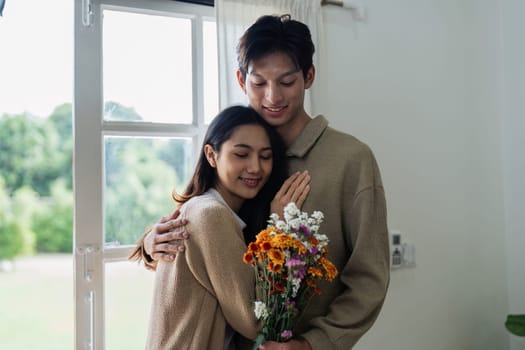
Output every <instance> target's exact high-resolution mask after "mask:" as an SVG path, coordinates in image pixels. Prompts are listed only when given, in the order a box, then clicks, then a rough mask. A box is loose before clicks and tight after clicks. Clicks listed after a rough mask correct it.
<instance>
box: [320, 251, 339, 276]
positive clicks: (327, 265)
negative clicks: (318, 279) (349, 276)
mask: <svg viewBox="0 0 525 350" xmlns="http://www.w3.org/2000/svg"><path fill="white" fill-rule="evenodd" d="M319 262H320V263H321V265H322V266H323V270H324V273H325V277H326V279H327V280H328V281H329V282H331V281H332V280H333V279H334V278H335V277H336V276H337V274H338V271H337V267H335V265H334V264H332V262H331V261H330V260H328V259H327V258H325V257H324V256H323V257H321V258H320V259H319Z"/></svg>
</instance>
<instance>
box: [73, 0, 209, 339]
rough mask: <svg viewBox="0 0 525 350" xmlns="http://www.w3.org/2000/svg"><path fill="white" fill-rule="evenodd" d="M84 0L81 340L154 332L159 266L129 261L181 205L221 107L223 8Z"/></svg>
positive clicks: (80, 38)
mask: <svg viewBox="0 0 525 350" xmlns="http://www.w3.org/2000/svg"><path fill="white" fill-rule="evenodd" d="M81 3H87V4H89V3H90V2H89V1H86V2H81V1H77V2H76V8H75V19H76V21H75V92H74V119H75V130H74V132H75V168H74V173H75V176H74V181H75V259H74V261H75V273H76V276H77V277H76V282H75V301H76V334H77V336H76V347H77V348H78V349H84V348H87V349H95V348H96V349H103V348H107V349H115V348H123V347H126V346H125V345H123V344H128V345H129V346H127V347H128V348H136V347H137V344H143V343H145V337H146V331H147V323H148V319H149V306H150V304H151V291H152V287H153V276H154V274H153V273H151V272H149V271H146V270H145V269H144V268H142V267H138V266H137V265H136V264H133V263H130V262H127V256H128V255H129V252H130V251H131V248H132V244H134V242H135V241H136V240H137V238H139V237H140V235H141V234H142V233H143V231H144V229H145V228H146V227H147V226H148V225H149V224H151V223H153V222H156V221H157V220H158V218H159V217H161V216H163V215H166V214H168V213H169V212H171V211H172V210H173V209H174V203H173V201H172V199H171V191H172V190H176V191H182V190H183V189H184V186H185V184H186V183H187V181H188V179H189V176H190V175H191V172H192V170H193V165H194V163H195V160H196V156H197V153H198V150H199V146H200V143H201V140H202V138H203V135H204V132H205V130H206V125H207V123H209V122H210V120H211V119H212V118H213V116H214V115H216V114H217V111H218V91H217V87H218V77H217V51H216V39H215V23H214V17H213V16H214V13H213V8H211V7H208V6H201V5H195V4H187V3H180V2H175V1H167V0H162V1H161V0H157V1H155V0H143V1H131V0H102V1H100V4H98V3H97V4H95V3H91V8H90V9H91V12H90V11H89V8H88V7H86V8H84V9H83V7H82V4H81Z"/></svg>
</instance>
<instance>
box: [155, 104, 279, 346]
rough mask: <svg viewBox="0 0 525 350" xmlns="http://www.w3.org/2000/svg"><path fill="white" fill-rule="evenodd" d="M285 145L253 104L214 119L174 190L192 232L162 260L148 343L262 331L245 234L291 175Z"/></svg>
mask: <svg viewBox="0 0 525 350" xmlns="http://www.w3.org/2000/svg"><path fill="white" fill-rule="evenodd" d="M285 164H286V162H285V157H284V145H283V144H282V142H281V140H280V138H279V136H278V134H277V133H276V132H275V131H274V129H273V128H272V127H271V126H270V125H269V124H267V123H266V122H265V121H264V120H263V119H262V118H261V117H260V116H259V115H258V114H257V113H256V112H255V111H254V110H253V109H252V108H250V107H241V106H234V107H230V108H227V109H225V110H224V111H222V112H221V113H220V114H219V115H218V116H217V117H216V118H215V119H214V120H213V122H212V123H211V124H210V126H209V128H208V131H207V133H206V136H205V139H204V143H203V146H202V150H201V155H200V158H199V161H198V163H197V166H196V169H195V172H194V174H193V177H192V179H191V182H190V184H189V185H188V187H187V188H186V190H185V192H184V193H183V194H182V195H177V194H174V199H175V200H176V201H177V202H178V203H179V204H180V205H181V208H180V210H181V216H182V217H184V218H185V219H187V222H188V224H187V225H186V230H187V231H188V233H189V234H190V235H191V239H190V240H188V241H187V242H186V251H185V253H184V254H178V255H177V257H176V259H175V263H166V262H160V263H159V264H158V266H157V272H156V280H155V290H154V298H153V306H152V309H151V320H150V325H149V332H148V339H147V349H148V350H157V349H163V350H165V349H177V350H184V349H196V350H213V349H220V350H223V349H234V348H235V347H234V344H233V334H234V331H236V332H238V333H240V334H241V335H242V336H244V337H246V338H248V339H254V338H255V337H256V335H257V332H258V329H259V327H258V323H257V321H256V319H255V315H254V311H253V305H254V303H253V302H254V298H255V296H254V294H255V280H254V273H253V270H252V268H251V267H250V266H249V265H246V264H244V263H243V261H242V255H243V253H244V252H245V251H246V243H245V242H246V241H249V240H252V239H253V237H254V236H255V234H256V233H257V232H258V231H259V230H260V229H262V228H264V226H265V222H266V220H267V218H268V214H269V203H270V201H271V199H272V198H273V197H274V195H275V194H276V192H277V190H278V189H279V186H280V185H281V184H282V182H283V180H284V178H285V175H286V165H285Z"/></svg>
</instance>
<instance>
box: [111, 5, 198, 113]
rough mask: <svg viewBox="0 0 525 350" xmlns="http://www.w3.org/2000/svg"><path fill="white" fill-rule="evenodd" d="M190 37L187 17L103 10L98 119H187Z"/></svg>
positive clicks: (190, 104)
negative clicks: (101, 108)
mask: <svg viewBox="0 0 525 350" xmlns="http://www.w3.org/2000/svg"><path fill="white" fill-rule="evenodd" d="M191 40H192V36H191V20H190V19H187V18H177V17H165V16H155V15H149V14H137V13H128V12H117V11H111V10H104V24H103V72H104V74H103V75H104V76H103V84H104V89H103V91H104V92H103V94H104V119H105V120H112V121H122V120H125V121H130V120H131V121H142V122H159V123H191V122H192V118H193V115H192V113H193V99H192V92H193V84H192V54H191V52H192V51H191V47H192V46H191ZM116 107H122V108H120V110H122V109H123V110H126V111H127V113H125V114H121V113H120V110H119V108H116Z"/></svg>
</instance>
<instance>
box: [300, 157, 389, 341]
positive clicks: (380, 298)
mask: <svg viewBox="0 0 525 350" xmlns="http://www.w3.org/2000/svg"><path fill="white" fill-rule="evenodd" d="M370 165H371V167H369V168H368V170H369V171H370V172H368V171H364V172H365V174H361V175H365V176H366V178H367V179H369V180H370V179H372V181H371V183H368V184H367V185H366V186H364V187H361V188H360V189H359V191H357V192H354V191H353V190H348V186H345V194H344V197H345V201H344V202H343V203H344V204H343V213H344V215H343V219H342V220H343V222H344V227H345V228H346V229H345V232H344V235H345V237H346V240H347V241H348V242H351V244H352V252H351V256H350V259H349V260H348V261H347V263H346V265H345V266H344V268H343V269H342V271H340V280H341V283H342V285H343V291H342V292H341V293H340V294H339V295H338V296H337V297H336V298H335V299H334V300H333V301H332V303H331V304H330V310H329V312H328V314H326V315H325V316H322V317H317V318H314V319H312V320H311V322H310V325H311V326H312V328H311V329H310V330H309V331H307V332H306V333H304V334H303V335H302V336H303V338H305V339H306V340H307V341H308V342H309V343H310V345H311V346H312V349H314V350H320V349H322V350H328V349H341V350H343V349H344V350H348V349H351V348H352V347H353V346H354V345H355V344H356V343H357V341H358V340H359V339H360V338H361V336H362V335H363V334H364V333H365V332H366V331H367V330H368V329H369V328H370V327H371V326H372V324H373V323H374V321H375V320H376V318H377V316H378V315H379V311H380V310H381V307H382V305H383V302H384V299H385V296H386V292H387V289H388V284H389V279H390V266H389V264H390V263H389V262H390V258H389V245H388V229H387V219H386V201H385V194H384V189H383V187H382V184H381V179H380V175H379V170H378V169H377V164H376V163H375V161H372V162H371V163H370ZM374 178H375V180H373V179H374ZM347 190H348V192H346V191H347Z"/></svg>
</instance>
